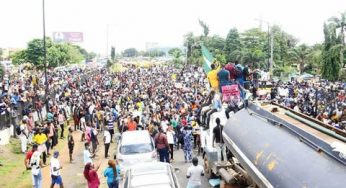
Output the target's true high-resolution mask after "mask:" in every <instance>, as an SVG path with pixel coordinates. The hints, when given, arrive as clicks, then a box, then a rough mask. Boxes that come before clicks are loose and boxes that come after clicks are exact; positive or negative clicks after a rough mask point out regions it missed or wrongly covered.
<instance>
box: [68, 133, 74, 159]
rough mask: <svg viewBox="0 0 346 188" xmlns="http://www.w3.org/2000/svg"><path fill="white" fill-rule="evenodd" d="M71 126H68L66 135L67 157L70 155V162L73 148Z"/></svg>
mask: <svg viewBox="0 0 346 188" xmlns="http://www.w3.org/2000/svg"><path fill="white" fill-rule="evenodd" d="M72 132H73V130H72V128H71V127H69V128H68V135H67V146H68V153H69V157H70V163H72V162H73V157H72V155H73V148H74V139H73V135H72Z"/></svg>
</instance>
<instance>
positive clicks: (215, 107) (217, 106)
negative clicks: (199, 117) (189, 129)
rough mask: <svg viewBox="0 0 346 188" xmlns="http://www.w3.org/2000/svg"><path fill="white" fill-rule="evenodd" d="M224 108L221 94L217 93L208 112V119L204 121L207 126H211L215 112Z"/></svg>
mask: <svg viewBox="0 0 346 188" xmlns="http://www.w3.org/2000/svg"><path fill="white" fill-rule="evenodd" d="M221 108H222V102H221V100H220V95H219V94H216V95H215V96H214V99H213V103H212V104H211V108H210V110H209V111H208V112H207V113H206V114H207V119H206V122H204V123H205V124H206V125H207V127H209V122H210V117H211V115H212V114H213V113H215V112H219V111H221Z"/></svg>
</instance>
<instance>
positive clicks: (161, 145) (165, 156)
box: [155, 127, 169, 163]
mask: <svg viewBox="0 0 346 188" xmlns="http://www.w3.org/2000/svg"><path fill="white" fill-rule="evenodd" d="M155 145H156V149H157V151H158V152H159V155H160V162H165V160H166V162H167V163H169V153H168V151H169V150H168V148H169V145H168V141H167V136H166V135H165V134H164V133H163V131H162V128H161V127H159V132H158V133H157V134H156V135H155Z"/></svg>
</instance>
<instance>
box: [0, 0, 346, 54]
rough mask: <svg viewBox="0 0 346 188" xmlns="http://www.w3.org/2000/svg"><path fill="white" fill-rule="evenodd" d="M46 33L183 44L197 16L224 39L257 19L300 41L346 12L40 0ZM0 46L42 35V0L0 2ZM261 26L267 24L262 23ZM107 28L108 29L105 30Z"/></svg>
mask: <svg viewBox="0 0 346 188" xmlns="http://www.w3.org/2000/svg"><path fill="white" fill-rule="evenodd" d="M45 4H46V35H47V36H50V37H52V35H53V32H83V35H84V41H83V42H82V43H80V44H79V45H81V46H82V47H84V48H86V49H87V50H88V51H94V52H96V53H100V54H106V52H107V51H106V50H107V31H108V47H109V48H110V46H115V48H116V51H117V52H121V51H122V50H124V49H126V48H130V47H135V48H137V49H140V50H144V49H145V43H146V42H157V43H158V44H159V45H160V46H170V47H174V46H182V43H183V36H184V34H186V33H188V32H193V33H194V34H196V35H199V34H201V33H202V29H201V27H200V26H199V24H198V19H201V20H203V21H205V22H206V23H207V25H209V28H210V34H211V35H213V34H218V35H220V36H222V37H226V36H227V33H228V31H229V30H230V29H231V28H233V27H236V28H238V30H239V31H244V30H246V29H249V28H252V27H259V25H260V23H259V21H257V20H256V19H263V20H266V21H268V22H269V23H270V24H277V25H279V26H281V27H282V28H283V29H284V30H285V31H286V32H288V33H290V34H292V35H294V36H295V37H297V38H298V39H299V40H300V42H302V43H307V44H314V43H317V42H321V41H323V28H322V27H323V23H324V22H325V21H326V20H327V19H328V18H330V17H331V16H338V15H339V14H340V13H341V12H343V11H346V0H316V1H313V0H45ZM0 18H1V19H0V20H1V21H0V47H3V48H6V47H13V48H24V47H25V46H26V44H27V42H28V41H30V40H31V39H33V38H37V37H42V33H43V28H42V0H0ZM262 26H263V29H265V28H266V27H267V26H266V23H264V22H263V23H262ZM107 28H108V29H107Z"/></svg>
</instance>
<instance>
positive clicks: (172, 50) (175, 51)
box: [168, 48, 183, 57]
mask: <svg viewBox="0 0 346 188" xmlns="http://www.w3.org/2000/svg"><path fill="white" fill-rule="evenodd" d="M175 53H180V54H182V53H183V52H182V51H181V49H180V48H172V49H170V50H169V51H168V54H169V55H170V56H172V57H174V54H175Z"/></svg>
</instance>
